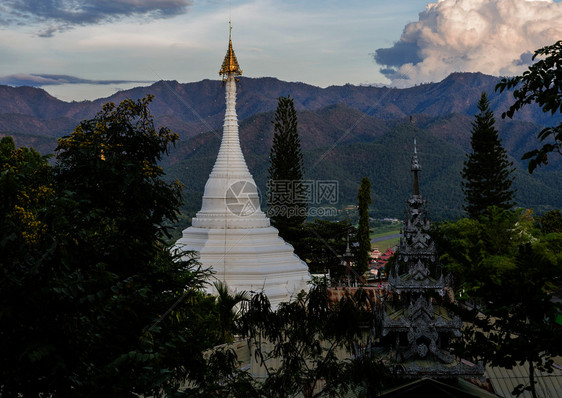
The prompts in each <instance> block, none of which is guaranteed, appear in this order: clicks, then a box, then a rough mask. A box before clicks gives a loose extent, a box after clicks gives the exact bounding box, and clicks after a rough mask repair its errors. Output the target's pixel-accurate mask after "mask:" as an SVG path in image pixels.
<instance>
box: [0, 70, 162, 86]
mask: <svg viewBox="0 0 562 398" xmlns="http://www.w3.org/2000/svg"><path fill="white" fill-rule="evenodd" d="M124 83H153V82H152V81H150V82H149V81H138V80H88V79H82V78H79V77H75V76H68V75H50V74H24V73H18V74H15V75H9V76H2V77H0V84H6V85H9V86H32V87H42V86H54V85H61V84H124Z"/></svg>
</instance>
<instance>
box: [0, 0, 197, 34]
mask: <svg viewBox="0 0 562 398" xmlns="http://www.w3.org/2000/svg"><path fill="white" fill-rule="evenodd" d="M191 4H192V2H191V1H190V0H80V1H76V0H4V1H3V5H0V24H2V25H21V24H37V25H41V26H42V30H41V31H40V32H39V36H41V37H50V36H52V35H54V34H55V33H56V32H62V31H65V30H68V29H71V28H73V27H74V26H83V25H91V24H98V23H103V22H107V21H114V20H118V19H121V18H125V17H143V18H147V19H160V18H168V17H172V16H175V15H178V14H183V13H185V12H186V11H187V8H188V6H190V5H191Z"/></svg>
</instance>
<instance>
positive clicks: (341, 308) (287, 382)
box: [240, 284, 388, 398]
mask: <svg viewBox="0 0 562 398" xmlns="http://www.w3.org/2000/svg"><path fill="white" fill-rule="evenodd" d="M373 305H374V303H372V302H371V300H370V299H369V296H368V295H367V293H366V292H365V291H363V290H361V289H359V290H357V291H356V292H355V293H354V294H352V293H349V294H348V295H346V296H344V297H343V298H342V299H341V300H340V301H333V302H332V301H330V300H329V298H328V294H327V286H326V285H323V284H320V285H316V286H313V287H312V288H311V290H310V291H309V293H307V294H306V295H304V294H301V295H299V296H298V297H297V298H296V299H295V300H293V301H291V302H289V303H282V304H281V305H280V306H279V308H278V309H277V310H276V311H272V310H271V306H270V305H269V301H268V300H267V297H266V296H265V295H263V294H258V295H256V296H254V297H253V298H252V300H251V302H250V306H249V308H248V311H247V312H246V313H245V314H244V315H243V316H242V317H241V320H240V321H241V322H240V332H241V333H242V334H243V335H244V336H248V337H250V338H251V344H252V346H253V349H254V350H255V357H256V359H257V360H258V361H259V363H260V364H261V366H263V367H264V372H265V373H266V374H267V378H266V379H265V380H264V381H263V384H262V385H260V386H258V388H257V392H255V393H254V394H246V395H245V396H259V397H268V398H269V397H279V398H285V397H290V396H304V397H306V398H313V397H320V396H329V397H336V396H337V397H339V396H346V393H348V392H350V391H353V392H355V393H357V392H359V391H362V392H363V394H365V395H364V396H369V397H371V396H376V395H377V393H378V392H380V390H381V389H382V388H381V387H382V384H383V381H384V380H385V378H386V377H387V373H388V372H387V371H386V368H385V366H384V364H383V363H382V361H381V360H380V359H378V358H377V356H376V354H375V352H374V350H371V346H372V343H373V341H372V339H371V338H370V337H369V336H370V333H372V328H373V326H374V321H375V319H374V312H373ZM371 337H372V336H371ZM273 361H277V363H278V364H279V366H271V364H272V362H273Z"/></svg>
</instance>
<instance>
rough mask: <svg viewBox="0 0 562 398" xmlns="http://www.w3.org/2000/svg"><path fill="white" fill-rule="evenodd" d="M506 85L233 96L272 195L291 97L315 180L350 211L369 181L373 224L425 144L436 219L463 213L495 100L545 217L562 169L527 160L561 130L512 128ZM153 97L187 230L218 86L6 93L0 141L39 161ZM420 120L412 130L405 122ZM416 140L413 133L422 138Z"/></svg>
mask: <svg viewBox="0 0 562 398" xmlns="http://www.w3.org/2000/svg"><path fill="white" fill-rule="evenodd" d="M498 81H499V79H498V78H497V77H493V76H487V75H483V74H481V73H454V74H452V75H450V76H449V77H447V78H446V79H444V80H443V81H441V82H438V83H429V84H424V85H419V86H416V87H411V88H407V89H396V88H388V87H373V86H353V85H344V86H330V87H327V88H319V87H315V86H311V85H307V84H304V83H290V82H283V81H280V80H278V79H275V78H257V79H253V78H241V79H240V81H239V84H238V86H237V88H238V96H237V112H238V118H239V121H240V138H241V144H242V150H243V152H244V154H245V157H246V160H247V163H248V166H249V168H250V171H251V172H252V173H253V175H254V177H255V179H256V182H257V184H258V187H259V188H260V190H261V191H262V192H263V193H265V185H266V184H265V183H266V180H267V169H268V166H269V163H268V157H269V151H270V148H271V143H272V137H273V125H272V123H271V121H272V120H273V118H274V111H275V108H276V106H277V98H278V97H280V96H287V95H290V96H291V98H293V99H294V103H295V107H296V109H297V112H298V125H299V134H300V137H301V144H302V149H303V155H304V159H305V173H306V177H305V178H306V179H307V180H330V181H337V182H338V187H339V199H338V204H337V206H339V207H343V206H344V205H348V204H354V203H355V202H356V196H357V189H358V186H359V182H360V180H361V178H362V177H363V176H366V177H369V179H370V180H371V184H372V187H373V189H372V196H373V205H372V210H371V214H372V215H374V216H381V217H382V216H384V217H398V218H401V216H402V212H403V209H404V202H405V200H406V198H407V197H408V195H409V194H410V192H411V175H410V170H409V168H410V160H411V155H412V153H413V136H414V134H415V135H416V136H417V142H418V153H419V158H420V161H421V163H422V168H423V170H422V175H421V181H420V187H421V191H422V194H423V195H424V196H425V197H426V198H427V199H428V201H429V208H430V212H431V214H432V216H433V217H434V218H437V219H442V218H454V217H459V216H461V215H462V201H463V195H462V190H461V185H460V183H461V179H460V170H461V169H462V165H463V162H464V159H465V157H466V155H465V154H466V152H467V151H469V150H470V129H471V122H472V120H473V119H474V117H473V116H474V114H475V113H477V108H476V104H477V102H478V99H479V98H480V94H481V93H482V92H483V91H485V92H486V93H487V94H488V98H489V100H490V104H491V108H492V109H493V110H494V112H495V115H496V127H497V128H498V130H499V132H500V137H501V138H502V140H503V145H504V147H505V148H506V150H507V151H508V153H509V155H510V156H511V157H512V160H513V161H514V163H515V166H516V171H515V182H514V185H515V187H516V189H517V202H518V205H519V206H522V207H526V208H533V209H535V211H536V212H539V213H540V212H543V211H545V210H548V209H551V208H560V207H562V160H561V159H559V158H555V157H553V161H551V162H550V164H549V165H548V166H546V167H543V168H541V169H539V170H537V171H536V172H535V173H533V174H532V175H529V173H528V172H527V171H526V164H525V162H522V161H520V160H519V159H521V155H522V154H523V153H525V152H526V151H528V150H530V149H532V148H535V147H537V146H538V145H539V143H538V141H537V139H536V133H537V132H538V131H540V130H541V128H542V127H543V126H544V125H552V124H554V123H557V122H558V121H560V119H561V117H560V115H557V116H554V117H552V116H550V115H549V114H545V113H543V112H542V110H541V109H539V108H538V107H534V106H529V107H527V108H526V109H523V110H522V111H521V112H519V113H518V114H517V115H516V117H515V118H514V119H513V120H510V119H502V118H501V113H502V112H504V111H505V110H507V108H508V107H509V104H510V103H511V102H512V94H511V93H510V92H504V93H501V94H500V93H497V92H495V90H494V88H495V85H496V84H497V82H498ZM147 94H152V95H154V100H153V101H152V103H151V106H150V109H151V111H152V113H153V115H154V119H155V123H156V125H158V126H160V125H165V126H167V127H170V128H171V129H172V130H173V131H175V132H177V133H178V134H179V135H180V138H181V141H180V142H179V143H178V144H177V145H176V147H175V148H174V149H173V150H172V152H171V153H170V156H168V157H167V158H166V159H165V160H164V161H163V166H164V168H165V170H166V172H167V175H168V178H178V179H180V181H182V182H183V183H184V185H185V190H184V192H185V200H186V204H185V206H184V216H183V220H184V224H188V223H189V218H190V217H191V216H192V215H193V214H194V213H195V212H196V211H197V210H198V209H199V207H200V204H201V195H202V191H203V187H204V184H205V181H206V180H207V177H208V175H209V172H210V170H211V168H212V165H213V164H214V160H215V158H216V154H217V152H218V146H219V144H220V137H221V128H222V122H223V117H224V109H225V101H224V88H223V87H222V84H221V82H220V81H215V80H203V81H200V82H196V83H184V84H181V83H178V82H176V81H159V82H157V83H154V84H153V85H151V86H147V87H137V88H134V89H130V90H125V91H120V92H118V93H116V94H114V95H112V96H110V97H108V98H100V99H97V100H95V101H82V102H64V101H60V100H58V99H56V98H54V97H52V96H50V95H49V94H48V93H47V92H46V91H44V90H42V89H39V88H31V87H10V86H0V136H2V135H12V136H13V137H14V139H15V140H16V143H17V144H18V145H21V146H33V147H35V148H36V149H37V150H39V151H40V152H42V153H49V152H52V151H53V150H54V148H55V147H56V138H57V137H61V136H64V135H67V134H69V133H70V132H71V131H72V130H73V128H74V127H75V126H76V125H77V124H78V123H79V122H80V121H81V120H84V119H89V118H92V117H93V116H94V115H95V114H96V113H97V112H98V111H100V110H101V107H102V105H103V104H104V103H106V102H110V101H111V102H115V103H117V102H120V101H122V100H123V99H125V98H133V99H138V98H141V97H144V96H146V95H147ZM411 115H412V116H413V119H414V121H415V127H412V126H411V125H410V124H409V117H410V116H411ZM414 130H415V132H414Z"/></svg>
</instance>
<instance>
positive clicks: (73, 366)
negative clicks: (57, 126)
mask: <svg viewBox="0 0 562 398" xmlns="http://www.w3.org/2000/svg"><path fill="white" fill-rule="evenodd" d="M150 99H151V97H147V98H144V99H142V100H139V101H137V102H135V101H132V100H125V101H123V102H122V103H121V104H120V105H118V106H116V105H114V104H106V105H105V106H104V107H103V110H102V111H101V112H100V113H99V114H98V115H96V117H95V118H94V119H92V120H89V121H84V122H82V123H81V124H80V125H79V126H78V127H77V128H76V129H75V131H74V132H73V133H72V134H71V135H69V136H67V137H63V138H61V139H60V140H59V146H58V149H57V151H58V158H57V163H56V165H55V166H50V165H49V164H48V163H47V162H46V160H45V159H44V158H41V157H40V155H38V154H37V153H36V152H35V151H33V150H26V149H18V150H15V148H14V146H13V143H11V142H9V140H2V144H1V145H0V152H1V158H0V160H1V162H2V163H1V166H0V167H1V170H2V174H1V175H0V184H1V185H2V191H1V192H2V199H6V201H4V200H2V202H1V204H0V210H1V212H2V213H1V214H0V219H1V220H2V221H3V223H2V228H1V232H0V249H1V250H2V255H1V256H0V271H1V274H0V308H1V309H0V319H1V321H2V328H1V329H0V351H1V352H2V356H3V361H2V365H1V366H0V380H2V381H1V382H0V394H1V395H2V396H6V397H11V396H23V397H27V396H51V395H56V396H68V397H73V396H80V397H89V396H120V397H121V396H138V395H155V396H162V395H166V394H173V393H175V392H177V390H178V388H179V387H180V384H182V383H183V382H184V381H185V378H186V377H189V379H190V380H192V381H193V383H194V385H197V383H201V382H203V381H204V375H205V371H206V369H207V364H208V363H207V361H206V359H205V356H204V354H203V352H204V350H206V349H207V348H209V347H212V346H214V345H215V344H216V343H217V342H218V341H219V332H218V327H217V322H216V319H217V318H216V307H215V304H214V298H210V297H206V296H205V295H204V294H202V293H201V290H200V288H201V286H202V285H203V283H205V280H206V279H207V277H209V272H208V271H201V270H199V269H198V268H197V265H196V264H195V263H194V262H193V261H191V260H190V261H180V260H179V259H180V256H179V255H175V254H173V253H171V252H170V250H169V248H168V247H166V246H165V245H164V243H163V239H164V237H165V236H166V229H165V227H164V226H163V225H164V222H165V220H166V219H172V220H173V219H174V218H175V216H176V214H177V212H178V206H179V204H180V203H181V196H180V188H179V186H178V185H177V184H175V183H167V182H165V181H164V180H163V178H162V177H163V171H162V169H161V168H160V167H159V166H158V161H159V160H160V159H161V156H162V155H163V154H164V153H166V151H167V149H168V146H169V145H170V144H172V143H173V142H174V141H175V140H176V139H177V136H176V135H175V134H173V133H171V132H170V131H169V130H168V129H166V128H161V129H159V130H156V129H155V128H154V124H153V121H152V117H151V115H150V112H149V110H148V104H149V102H150ZM5 188H6V189H5ZM4 195H5V196H4ZM5 220H7V221H8V222H7V223H4V221H5ZM22 220H23V221H24V223H22V222H20V221H22Z"/></svg>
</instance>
